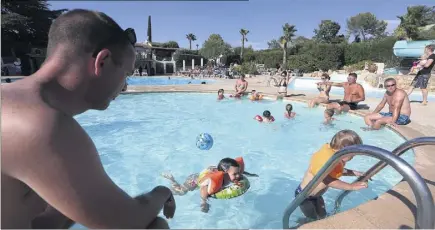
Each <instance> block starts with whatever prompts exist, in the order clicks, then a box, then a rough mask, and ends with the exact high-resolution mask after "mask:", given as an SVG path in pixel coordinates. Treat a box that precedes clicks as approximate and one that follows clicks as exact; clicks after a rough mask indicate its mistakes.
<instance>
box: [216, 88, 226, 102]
mask: <svg viewBox="0 0 435 230" xmlns="http://www.w3.org/2000/svg"><path fill="white" fill-rule="evenodd" d="M224 98H225V96H224V89H219V90H218V98H217V99H218V100H222V99H224Z"/></svg>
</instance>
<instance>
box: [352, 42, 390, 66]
mask: <svg viewBox="0 0 435 230" xmlns="http://www.w3.org/2000/svg"><path fill="white" fill-rule="evenodd" d="M396 41H397V39H396V38H394V37H385V38H380V39H374V40H370V41H366V42H361V43H352V44H349V45H347V46H346V48H345V50H344V62H345V63H346V65H352V64H355V63H358V62H361V61H364V60H371V61H373V62H384V63H387V65H388V64H389V63H391V62H392V61H394V60H395V59H396V57H395V56H394V53H393V46H394V43H395V42H396Z"/></svg>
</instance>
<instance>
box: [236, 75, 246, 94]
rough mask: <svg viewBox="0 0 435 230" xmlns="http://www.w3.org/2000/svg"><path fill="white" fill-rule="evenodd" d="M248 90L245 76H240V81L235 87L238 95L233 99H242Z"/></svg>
mask: <svg viewBox="0 0 435 230" xmlns="http://www.w3.org/2000/svg"><path fill="white" fill-rule="evenodd" d="M247 89H248V82H247V81H246V80H245V75H244V74H242V75H240V79H238V80H237V81H236V84H235V85H234V91H236V93H235V94H234V95H233V97H239V98H240V97H242V96H244V95H245V94H246V90H247Z"/></svg>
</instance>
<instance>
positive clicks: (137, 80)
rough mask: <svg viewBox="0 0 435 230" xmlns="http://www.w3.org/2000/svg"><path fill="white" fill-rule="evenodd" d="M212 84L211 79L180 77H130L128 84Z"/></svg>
mask: <svg viewBox="0 0 435 230" xmlns="http://www.w3.org/2000/svg"><path fill="white" fill-rule="evenodd" d="M204 81H205V82H206V83H207V84H211V83H213V82H214V80H210V79H190V78H180V77H170V79H169V77H168V76H159V77H128V78H127V83H128V84H129V85H187V84H201V82H204Z"/></svg>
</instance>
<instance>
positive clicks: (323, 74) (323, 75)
mask: <svg viewBox="0 0 435 230" xmlns="http://www.w3.org/2000/svg"><path fill="white" fill-rule="evenodd" d="M322 77H324V78H327V79H328V80H331V77H330V76H329V74H327V73H322Z"/></svg>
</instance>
